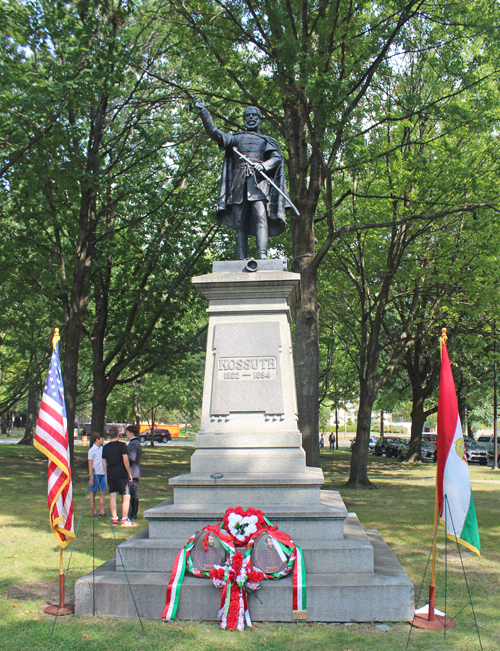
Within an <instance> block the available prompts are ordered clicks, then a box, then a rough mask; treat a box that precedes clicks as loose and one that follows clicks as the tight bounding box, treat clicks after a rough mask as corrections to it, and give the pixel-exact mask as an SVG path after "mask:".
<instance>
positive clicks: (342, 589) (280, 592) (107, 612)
mask: <svg viewBox="0 0 500 651" xmlns="http://www.w3.org/2000/svg"><path fill="white" fill-rule="evenodd" d="M351 518H355V519H356V520H357V518H356V517H355V516H354V515H352V516H350V519H351ZM365 535H366V538H367V540H368V542H369V544H370V546H371V548H372V550H373V552H374V568H373V572H369V573H359V572H338V571H335V570H336V569H338V566H337V568H335V567H332V568H329V569H331V570H332V572H331V573H325V572H317V573H314V571H312V570H309V569H308V567H309V560H310V558H311V557H310V553H309V552H308V550H306V549H304V557H305V560H306V571H307V614H308V619H309V620H310V621H320V622H349V621H365V622H369V621H402V620H406V619H408V618H410V617H412V616H413V584H412V582H411V581H410V580H409V578H408V576H407V575H406V573H405V571H404V570H403V568H402V567H401V565H400V564H399V563H398V561H397V560H396V558H395V556H394V554H393V553H392V552H391V550H390V549H389V547H387V545H386V544H385V543H384V541H383V540H382V537H381V536H380V534H379V533H378V532H377V531H367V532H365ZM134 538H137V537H134ZM132 540H134V539H131V541H128V542H127V543H125V544H124V545H121V551H122V556H123V558H124V560H125V558H128V560H129V561H131V560H132V559H131V557H130V556H128V557H127V556H126V552H125V547H126V546H127V545H128V546H130V545H131V543H132ZM141 540H142V541H143V542H144V541H145V540H147V538H144V537H142V538H141V537H140V534H139V539H138V540H137V542H139V541H141ZM183 542H184V543H185V540H184V541H183ZM124 552H125V553H124ZM114 561H115V559H112V560H111V561H108V562H107V563H105V564H104V565H102V566H101V567H99V568H97V569H96V571H95V582H94V581H93V577H92V573H90V574H87V575H86V576H84V577H82V578H81V579H79V580H78V582H77V584H76V586H75V597H76V604H77V608H76V612H77V613H79V614H91V613H92V597H93V594H94V598H95V613H96V614H98V615H100V616H115V617H135V616H136V613H135V608H134V604H133V601H132V598H131V595H130V591H129V588H128V585H127V579H126V577H125V575H124V572H123V571H117V570H116V567H115V562H114ZM160 565H161V563H158V565H157V567H159V566H160ZM323 569H324V568H323ZM169 579H170V572H159V571H156V572H154V571H151V572H134V571H130V568H129V571H128V580H129V582H130V586H131V589H132V591H133V594H134V599H135V601H136V603H137V606H138V609H139V614H140V615H141V617H148V618H151V619H158V618H159V617H160V616H161V613H162V611H163V608H164V606H165V598H166V591H167V583H168V581H169ZM218 592H219V591H218V590H217V589H216V588H215V587H214V586H213V585H212V582H211V581H210V580H209V579H198V578H196V577H194V576H191V575H189V574H186V577H185V579H184V582H183V585H182V589H181V597H180V602H179V609H178V611H177V617H178V619H202V620H216V619H217V612H218V609H219V599H218ZM257 594H258V597H259V599H260V602H259V601H258V600H257V599H256V598H255V597H253V596H252V595H250V596H249V606H250V613H251V617H252V620H253V621H284V622H286V621H292V607H291V604H292V576H291V575H289V576H288V577H286V578H285V579H281V580H280V581H264V582H263V583H262V588H261V589H260V590H259V591H258V593H257Z"/></svg>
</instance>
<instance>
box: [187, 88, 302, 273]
mask: <svg viewBox="0 0 500 651" xmlns="http://www.w3.org/2000/svg"><path fill="white" fill-rule="evenodd" d="M193 106H194V107H195V108H197V109H198V110H199V112H200V117H201V120H202V122H203V126H204V128H205V131H206V132H207V134H208V136H209V137H210V138H211V139H212V140H215V142H216V143H217V144H218V145H219V148H220V149H222V150H224V151H225V156H224V164H223V168H222V178H221V187H220V193H219V198H218V200H217V219H218V220H219V221H220V222H221V223H222V224H225V225H226V226H229V227H230V228H233V229H234V230H235V231H236V257H237V258H238V260H243V259H244V258H247V257H248V235H254V236H255V238H256V244H257V258H258V259H261V260H262V259H265V258H267V245H268V237H269V236H273V235H279V234H280V233H282V232H283V231H284V230H285V225H286V222H285V209H288V208H290V207H291V206H292V204H291V202H290V199H289V198H288V192H287V189H286V180H285V169H284V163H283V155H282V153H281V150H280V148H279V145H278V143H277V142H276V140H274V138H271V137H270V136H265V135H263V134H261V133H260V132H259V125H260V121H261V113H260V110H259V109H258V108H256V107H255V106H250V107H248V108H247V109H245V111H244V112H243V122H244V124H245V129H246V130H245V131H240V132H235V133H225V132H224V131H221V130H220V129H218V128H217V127H216V126H215V124H214V121H213V120H212V117H211V115H210V113H209V112H208V109H207V107H206V105H205V102H204V101H203V98H201V97H200V98H196V99H195V101H194V102H193ZM235 149H237V150H238V152H241V154H243V157H241V156H239V155H236V153H235V151H234V150H235ZM261 172H264V173H265V175H266V177H268V179H269V180H272V184H271V183H269V182H268V180H267V179H266V178H264V176H263V175H262V174H261Z"/></svg>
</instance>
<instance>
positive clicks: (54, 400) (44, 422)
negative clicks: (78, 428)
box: [34, 328, 75, 547]
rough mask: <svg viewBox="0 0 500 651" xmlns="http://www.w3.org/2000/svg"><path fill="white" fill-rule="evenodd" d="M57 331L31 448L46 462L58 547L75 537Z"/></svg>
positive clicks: (50, 502) (51, 521)
mask: <svg viewBox="0 0 500 651" xmlns="http://www.w3.org/2000/svg"><path fill="white" fill-rule="evenodd" d="M58 332H59V331H58V330H57V328H56V334H54V337H53V339H52V358H51V360H50V367H49V372H48V374H47V382H46V383H45V389H44V390H43V396H42V403H41V405H40V413H39V415H38V421H37V424H36V433H35V441H34V446H35V447H36V448H37V449H38V450H40V452H43V454H45V456H46V457H48V459H49V473H48V488H47V495H48V501H49V521H50V526H51V529H52V533H53V534H54V536H55V537H56V539H57V542H58V543H59V545H60V546H61V547H66V545H68V544H69V543H70V542H71V541H72V540H73V538H74V537H75V533H74V526H73V488H72V484H71V468H70V463H69V448H68V423H67V420H66V407H65V404H64V387H63V381H62V374H61V362H60V361H59V343H58V341H59V334H58Z"/></svg>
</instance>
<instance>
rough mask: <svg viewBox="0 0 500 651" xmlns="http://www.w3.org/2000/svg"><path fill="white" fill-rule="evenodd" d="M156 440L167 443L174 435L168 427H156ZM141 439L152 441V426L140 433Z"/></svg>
mask: <svg viewBox="0 0 500 651" xmlns="http://www.w3.org/2000/svg"><path fill="white" fill-rule="evenodd" d="M154 440H155V441H158V442H159V443H167V442H168V441H171V440H172V435H171V434H170V432H169V431H168V429H157V428H156V427H155V430H154ZM139 441H140V442H141V443H146V441H151V428H149V429H147V430H145V431H144V432H141V433H140V434H139Z"/></svg>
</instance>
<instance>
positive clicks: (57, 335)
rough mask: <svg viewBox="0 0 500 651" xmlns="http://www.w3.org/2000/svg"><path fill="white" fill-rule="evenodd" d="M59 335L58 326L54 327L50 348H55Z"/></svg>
mask: <svg viewBox="0 0 500 651" xmlns="http://www.w3.org/2000/svg"><path fill="white" fill-rule="evenodd" d="M60 339H61V337H60V336H59V328H54V336H53V337H52V348H55V347H56V346H57V344H58V343H59V341H60Z"/></svg>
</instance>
